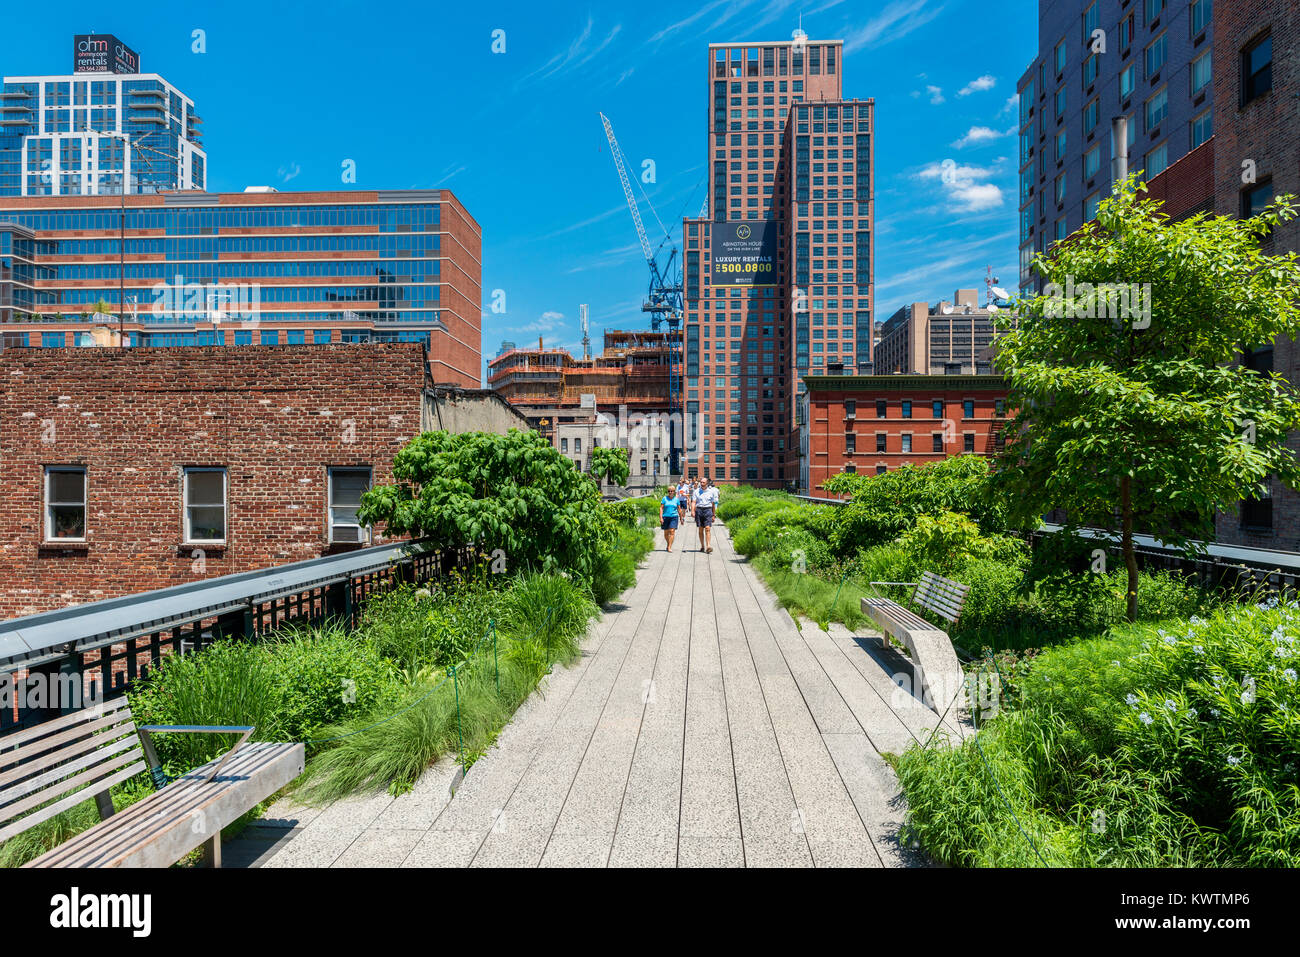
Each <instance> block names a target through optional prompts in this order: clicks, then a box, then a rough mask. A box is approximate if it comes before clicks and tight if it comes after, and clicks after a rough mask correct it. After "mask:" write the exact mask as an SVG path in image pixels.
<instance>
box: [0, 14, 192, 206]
mask: <svg viewBox="0 0 1300 957" xmlns="http://www.w3.org/2000/svg"><path fill="white" fill-rule="evenodd" d="M77 41H78V43H79V44H81V45H83V46H84V45H85V44H86V43H88V42H93V43H101V44H103V45H104V46H106V47H112V46H114V45H116V46H117V48H118V49H119V50H125V51H126V54H127V55H128V57H129V59H128V63H129V64H130V65H128V66H122V65H121V64H120V63H114V62H113V61H112V60H111V58H101V59H100V60H99V61H90V60H87V59H86V58H85V57H84V56H83V55H78V57H77V60H76V62H75V63H74V66H75V67H76V68H77V70H78V72H74V73H70V74H58V75H47V76H7V77H5V78H4V82H3V85H0V196H97V195H101V194H116V193H120V192H121V191H122V189H123V188H124V187H125V189H126V191H127V192H129V193H137V192H159V191H162V190H187V189H194V190H202V189H205V188H206V186H207V154H206V153H205V152H204V151H203V144H202V134H201V129H200V127H201V124H202V122H203V120H202V118H201V117H200V116H199V114H198V113H197V112H196V111H195V109H194V101H193V100H191V99H190V98H189V97H188V96H186V95H185V94H184V93H182V92H181V91H180V90H178V89H177V88H176V87H174V86H173V85H172V84H170V83H168V82H167V81H166V80H164V79H163V78H162V77H161V76H159V75H158V74H156V73H139V72H122V71H123V70H124V69H133V70H136V71H138V69H139V62H140V61H139V57H138V55H136V54H134V52H133V51H130V50H129V49H127V48H126V47H124V46H123V45H122V44H120V43H118V42H117V40H116V38H113V37H104V38H102V39H100V38H96V37H78V38H77Z"/></svg>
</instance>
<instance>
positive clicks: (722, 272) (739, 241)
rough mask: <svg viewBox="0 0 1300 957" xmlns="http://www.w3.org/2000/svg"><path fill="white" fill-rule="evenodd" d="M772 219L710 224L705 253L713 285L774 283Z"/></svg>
mask: <svg viewBox="0 0 1300 957" xmlns="http://www.w3.org/2000/svg"><path fill="white" fill-rule="evenodd" d="M776 241H777V227H776V223H774V222H767V221H751V222H735V223H717V222H715V223H711V224H710V226H709V255H710V258H711V260H712V263H713V266H712V269H711V275H710V281H711V283H712V285H714V286H775V285H776Z"/></svg>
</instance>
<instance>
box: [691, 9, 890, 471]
mask: <svg viewBox="0 0 1300 957" xmlns="http://www.w3.org/2000/svg"><path fill="white" fill-rule="evenodd" d="M843 54H844V48H843V41H841V40H832V41H814V40H810V39H809V38H808V37H807V36H806V35H805V34H803V33H802V31H799V32H797V33H796V34H795V36H794V37H793V38H792V39H791V40H788V41H782V42H771V43H756V42H749V43H735V44H723V43H716V44H711V45H710V46H709V48H708V60H707V64H706V69H707V77H708V79H707V83H708V156H707V162H708V170H709V184H710V185H709V197H710V199H709V213H710V215H709V216H707V217H705V218H701V219H688V220H686V221H685V223H684V228H683V234H684V237H685V244H686V249H685V269H684V283H685V310H686V316H685V336H686V339H685V375H686V387H687V396H686V399H687V402H686V412H687V419H688V421H693V422H694V423H695V426H696V429H697V433H696V435H697V442H698V448H699V455H698V458H697V460H696V462H695V465H696V466H697V467H698V469H699V471H701V472H703V473H707V474H709V475H711V476H712V477H714V478H715V479H719V480H724V481H729V482H746V483H750V484H756V485H765V486H772V487H780V486H784V485H786V484H788V483H790V482H791V481H793V480H794V478H795V477H796V470H797V467H798V466H797V462H798V459H797V450H796V448H795V436H796V432H795V428H796V425H795V420H794V413H795V399H796V396H797V395H798V393H799V388H800V386H799V381H800V378H801V377H802V376H804V375H808V374H821V373H826V372H831V371H857V370H865V369H868V368H870V363H871V345H872V338H873V335H872V333H873V323H872V314H873V313H872V310H873V296H872V231H873V229H874V219H873V216H874V210H873V201H874V191H873V163H872V157H873V155H874V153H873V151H874V148H875V144H874V101H873V100H870V99H866V100H857V99H845V98H844V92H843V72H842V68H843V62H844V55H843Z"/></svg>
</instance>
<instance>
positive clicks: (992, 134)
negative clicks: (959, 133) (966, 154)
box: [952, 126, 1015, 150]
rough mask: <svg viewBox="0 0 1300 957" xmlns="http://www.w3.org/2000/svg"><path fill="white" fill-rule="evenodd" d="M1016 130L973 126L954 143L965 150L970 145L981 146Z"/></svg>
mask: <svg viewBox="0 0 1300 957" xmlns="http://www.w3.org/2000/svg"><path fill="white" fill-rule="evenodd" d="M1014 132H1015V130H1003V131H1000V132H999V131H998V130H995V129H992V128H990V127H987V126H972V127H971V128H970V129H969V130H968V131H967V132H966V135H965V136H963V137H962V138H961V139H959V140H957V141H956V142H954V143H953V144H952V145H953V146H954V147H956V148H957V149H959V150H964V149H965V148H966V147H968V146H979V145H981V144H983V143H992V142H993V141H994V140H998V139H1001V138H1002V137H1004V136H1010V135H1011V134H1012V133H1014Z"/></svg>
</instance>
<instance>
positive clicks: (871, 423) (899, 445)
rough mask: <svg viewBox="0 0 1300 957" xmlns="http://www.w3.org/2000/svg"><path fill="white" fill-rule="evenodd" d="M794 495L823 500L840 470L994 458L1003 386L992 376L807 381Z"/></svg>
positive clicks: (815, 378) (870, 470) (1002, 417)
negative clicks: (955, 458) (962, 457)
mask: <svg viewBox="0 0 1300 957" xmlns="http://www.w3.org/2000/svg"><path fill="white" fill-rule="evenodd" d="M804 381H805V383H807V387H808V388H807V391H806V392H805V394H804V395H803V396H801V398H800V404H801V408H800V422H801V425H800V428H799V457H800V470H799V481H798V487H799V491H800V492H801V493H803V494H805V495H817V496H823V495H825V494H826V493H825V492H823V491H822V490H821V484H822V483H823V482H825V481H826V480H827V479H829V478H831V477H833V476H835V475H838V474H840V473H841V472H857V473H876V474H879V473H883V472H887V471H891V470H893V469H896V468H899V467H900V466H903V465H920V464H923V463H926V462H938V461H942V460H943V459H946V458H949V457H951V456H954V455H993V454H994V453H995V452H997V451H998V450H999V449H1000V448H1001V431H1002V425H1003V423H1004V422H1005V421H1006V418H1007V404H1006V400H1007V391H1008V390H1007V383H1006V381H1005V380H1004V379H1002V377H1000V376H991V375H869V376H807V377H805V379H804Z"/></svg>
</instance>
